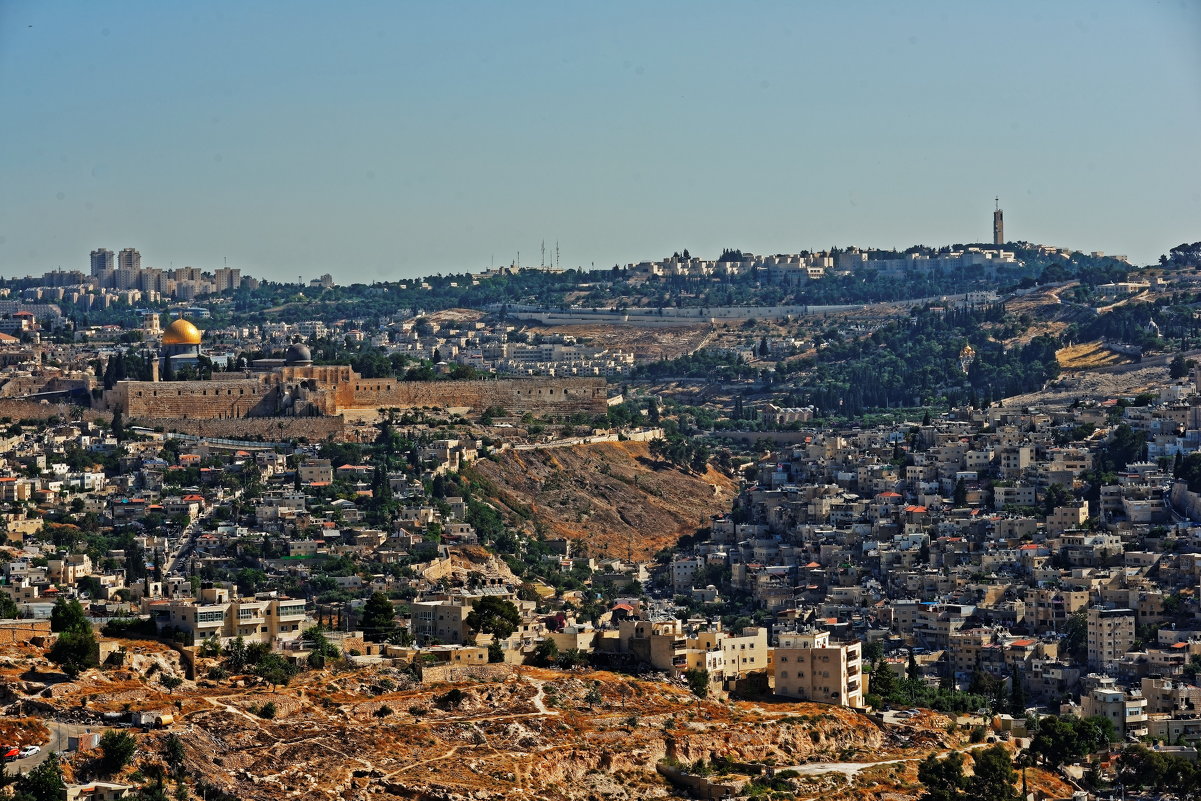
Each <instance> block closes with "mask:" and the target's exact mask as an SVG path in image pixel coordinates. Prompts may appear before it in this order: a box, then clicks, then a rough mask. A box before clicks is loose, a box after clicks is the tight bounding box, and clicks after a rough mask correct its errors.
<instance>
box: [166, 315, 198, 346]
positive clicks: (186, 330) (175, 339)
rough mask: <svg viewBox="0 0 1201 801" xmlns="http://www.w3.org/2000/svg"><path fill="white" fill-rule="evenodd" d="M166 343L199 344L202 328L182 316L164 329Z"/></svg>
mask: <svg viewBox="0 0 1201 801" xmlns="http://www.w3.org/2000/svg"><path fill="white" fill-rule="evenodd" d="M163 344H164V345H199V344H200V329H199V328H197V327H196V326H194V325H192V324H191V323H190V322H188V321H187V320H185V319H184V318H182V317H180V318H179V319H177V320H176V321H175V322H173V323H171V325H169V326H167V329H166V330H165V331H163Z"/></svg>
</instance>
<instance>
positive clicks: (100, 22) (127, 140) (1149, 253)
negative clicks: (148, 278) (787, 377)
mask: <svg viewBox="0 0 1201 801" xmlns="http://www.w3.org/2000/svg"><path fill="white" fill-rule="evenodd" d="M0 108H3V109H4V116H5V122H4V127H3V134H0V143H2V146H0V274H3V275H14V274H16V275H23V274H26V273H29V272H33V273H40V272H41V271H43V270H45V269H49V268H54V267H57V266H62V267H64V268H81V269H85V270H86V268H87V254H88V252H89V251H90V250H91V249H93V248H95V247H108V248H111V249H113V250H119V249H121V248H123V247H129V246H132V247H137V248H138V249H139V250H141V252H142V258H143V264H144V265H147V266H164V267H165V266H169V265H170V264H171V263H174V265H175V266H182V265H185V264H188V265H193V266H198V267H204V268H212V267H219V266H221V263H222V258H223V257H228V259H229V264H230V266H238V267H241V268H243V270H244V271H246V272H248V273H251V274H255V275H260V276H266V277H269V278H275V279H294V278H295V277H296V276H298V275H303V276H304V277H305V278H306V279H308V278H311V277H313V276H316V275H318V274H320V273H323V272H330V273H333V275H334V276H335V279H336V280H338V281H339V282H350V281H356V280H360V281H372V280H387V279H394V278H398V277H406V276H414V275H422V274H428V273H434V272H448V271H454V272H458V271H463V270H468V269H470V270H478V269H481V268H486V267H488V266H489V264H490V263H492V260H493V259H495V263H496V264H508V263H510V262H511V261H513V260H514V259H515V258H516V254H517V252H518V251H520V253H521V260H522V263H524V264H531V263H532V264H538V262H539V243H540V242H541V241H542V240H543V239H545V240H546V242H547V247H548V250H550V249H551V248H553V243H554V242H555V240H556V239H557V240H558V241H559V243H560V249H561V254H562V255H561V262H562V264H563V266H569V265H570V266H575V265H584V266H587V265H589V264H591V263H595V264H596V265H597V266H612V265H613V264H614V263H618V262H621V263H626V262H629V261H636V260H640V259H643V258H651V257H662V256H664V255H668V254H670V253H671V252H672V251H673V250H677V249H682V248H685V247H687V248H689V249H690V250H691V251H692V252H693V253H694V254H697V255H704V256H716V255H717V253H718V252H719V251H720V250H721V248H722V247H738V248H742V249H743V250H750V251H754V252H759V253H776V252H795V251H797V250H802V249H806V248H808V249H814V248H823V247H828V246H831V245H847V244H852V243H854V244H861V245H866V246H876V247H894V246H900V247H903V246H907V245H910V244H914V243H924V244H952V243H957V242H969V241H985V240H988V239H989V238H990V237H991V229H990V226H991V217H992V208H993V197H994V196H995V195H1000V197H1001V204H1002V207H1003V208H1004V209H1005V215H1006V226H1007V227H1006V230H1007V233H1008V235H1009V236H1010V238H1013V239H1025V240H1030V241H1035V242H1043V243H1048V244H1056V245H1066V246H1071V247H1076V248H1081V249H1087V250H1104V251H1106V252H1110V253H1124V254H1128V255H1129V256H1130V257H1131V258H1132V259H1134V260H1136V261H1137V262H1148V261H1151V260H1153V259H1155V258H1156V257H1157V256H1158V255H1159V254H1160V253H1162V252H1164V251H1166V250H1167V249H1168V248H1169V247H1171V246H1173V245H1176V244H1179V243H1181V242H1184V241H1194V240H1197V239H1201V3H1198V2H1196V1H1195V0H1186V1H1184V2H1181V1H1179V0H1174V1H1173V2H1153V1H1152V0H1146V1H1145V2H1102V1H1098V0H1089V1H1088V2H1053V3H1048V2H1045V0H1039V1H1037V2H1015V1H1012V0H1007V2H1003V3H1000V2H993V3H976V2H971V3H965V2H961V1H960V0H953V1H948V2H918V1H917V0H914V2H846V3H831V2H816V0H815V1H814V2H746V3H744V2H738V3H734V2H727V3H709V2H694V1H689V2H650V3H647V2H594V3H587V4H585V3H575V2H566V3H564V2H546V3H530V2H499V3H498V2H479V3H458V2H441V0H439V1H438V2H424V3H416V2H397V1H392V2H378V3H368V2H337V3H334V2H321V3H317V2H298V1H297V0H290V2H255V1H254V0H249V1H247V0H241V1H240V2H215V1H214V0H205V1H204V2H162V0H154V1H153V2H141V1H140V0H121V1H120V2H117V1H115V0H114V1H112V2H100V1H98V0H89V1H88V2H74V1H72V0H53V2H45V1H44V0H0Z"/></svg>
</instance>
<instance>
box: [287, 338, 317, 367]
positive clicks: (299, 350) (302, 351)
mask: <svg viewBox="0 0 1201 801" xmlns="http://www.w3.org/2000/svg"><path fill="white" fill-rule="evenodd" d="M312 363H313V354H312V352H311V351H310V350H309V348H308V346H307V345H301V344H300V343H299V342H297V343H295V344H293V345H289V346H288V350H287V351H286V352H285V353H284V364H290V365H305V364H312Z"/></svg>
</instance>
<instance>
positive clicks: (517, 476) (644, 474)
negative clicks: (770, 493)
mask: <svg viewBox="0 0 1201 801" xmlns="http://www.w3.org/2000/svg"><path fill="white" fill-rule="evenodd" d="M471 472H472V474H473V475H474V476H475V477H477V478H479V479H483V480H484V482H485V483H486V485H487V486H488V487H489V489H490V491H491V493H492V496H493V497H492V500H493V501H494V502H495V503H496V504H497V505H498V506H499V507H501V508H502V509H503V510H505V511H506V512H507V513H508V514H509V516H510V517H511V518H513V519H514V520H516V519H517V518H519V517H521V516H523V515H524V516H528V517H530V518H531V519H532V522H533V523H534V524H536V525H538V526H540V527H541V528H542V530H543V531H544V532H545V533H546V534H547V535H548V536H555V535H559V536H566V537H569V538H571V539H576V540H584V541H586V542H587V543H588V552H589V553H590V554H591V555H593V556H602V555H606V556H619V557H622V558H626V556H627V554H631V555H632V556H633V557H634V558H635V559H640V558H646V557H647V556H649V555H651V554H653V553H655V552H656V551H658V550H659V549H661V548H664V547H667V546H669V545H672V544H673V543H674V542H675V541H676V540H677V539H679V537H680V536H681V535H683V534H691V533H692V532H693V531H695V530H696V528H697V527H698V526H699V525H702V524H703V523H704V522H707V519H708V517H709V516H710V515H713V514H717V513H721V512H728V511H729V509H730V505H731V502H732V500H733V498H734V495H735V493H736V492H737V485H736V483H735V482H734V480H733V479H731V478H730V477H728V476H725V475H723V474H721V473H719V472H717V471H715V470H713V469H712V468H710V469H709V470H708V472H706V473H705V475H703V476H702V475H696V474H693V473H687V472H684V471H682V470H678V469H676V468H673V467H671V466H670V465H668V464H666V463H665V462H657V461H655V460H653V459H652V458H651V457H650V453H649V451H648V449H647V445H646V443H644V442H617V443H604V444H596V445H581V446H573V447H568V448H546V449H541V450H530V451H507V452H505V453H504V454H502V456H501V457H500V461H499V462H493V461H489V460H480V461H479V462H476V463H475V464H474V465H472V467H471Z"/></svg>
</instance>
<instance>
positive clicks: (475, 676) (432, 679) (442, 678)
mask: <svg viewBox="0 0 1201 801" xmlns="http://www.w3.org/2000/svg"><path fill="white" fill-rule="evenodd" d="M512 673H513V666H512V665H507V664H503V663H500V664H491V665H454V664H451V665H422V666H421V682H422V683H423V684H436V683H441V682H459V681H504V680H505V679H506V678H507V677H509V676H510V675H512Z"/></svg>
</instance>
